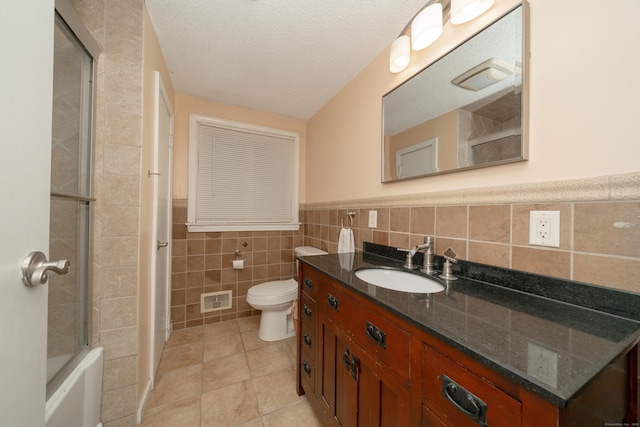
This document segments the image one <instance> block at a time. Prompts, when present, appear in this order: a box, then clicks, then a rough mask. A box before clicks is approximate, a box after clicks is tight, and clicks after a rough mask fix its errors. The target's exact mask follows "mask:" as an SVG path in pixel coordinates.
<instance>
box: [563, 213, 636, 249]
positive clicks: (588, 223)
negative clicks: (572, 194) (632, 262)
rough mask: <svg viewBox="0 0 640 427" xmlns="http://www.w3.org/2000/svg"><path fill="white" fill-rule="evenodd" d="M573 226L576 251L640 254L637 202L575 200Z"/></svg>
mask: <svg viewBox="0 0 640 427" xmlns="http://www.w3.org/2000/svg"><path fill="white" fill-rule="evenodd" d="M574 228H575V231H574V242H575V250H576V251H578V252H590V253H599V254H609V255H621V256H628V257H635V258H640V245H639V244H638V242H640V202H618V203H578V204H576V205H575V218H574Z"/></svg>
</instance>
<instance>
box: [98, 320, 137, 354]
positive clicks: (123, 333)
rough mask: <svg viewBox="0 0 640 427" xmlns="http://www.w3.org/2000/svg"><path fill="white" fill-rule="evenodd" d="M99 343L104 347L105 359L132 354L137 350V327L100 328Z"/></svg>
mask: <svg viewBox="0 0 640 427" xmlns="http://www.w3.org/2000/svg"><path fill="white" fill-rule="evenodd" d="M100 345H101V346H103V347H104V360H105V361H107V360H113V359H118V358H120V357H127V356H133V355H135V354H137V352H138V328H137V327H135V326H133V327H129V328H121V329H111V330H104V329H102V331H101V332H100Z"/></svg>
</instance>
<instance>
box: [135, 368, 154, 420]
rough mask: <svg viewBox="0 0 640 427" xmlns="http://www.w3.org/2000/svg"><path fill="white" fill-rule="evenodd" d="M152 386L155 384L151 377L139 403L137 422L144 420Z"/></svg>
mask: <svg viewBox="0 0 640 427" xmlns="http://www.w3.org/2000/svg"><path fill="white" fill-rule="evenodd" d="M152 386H153V384H152V383H151V378H149V379H148V381H147V385H146V386H145V388H144V391H143V392H142V396H141V398H140V403H139V404H138V412H137V413H136V423H137V424H140V423H141V422H142V414H144V408H145V407H146V406H147V400H148V399H149V394H151V388H152Z"/></svg>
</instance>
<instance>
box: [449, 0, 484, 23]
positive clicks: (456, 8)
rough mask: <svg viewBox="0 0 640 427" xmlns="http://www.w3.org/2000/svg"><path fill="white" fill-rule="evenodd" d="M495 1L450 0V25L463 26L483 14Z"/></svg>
mask: <svg viewBox="0 0 640 427" xmlns="http://www.w3.org/2000/svg"><path fill="white" fill-rule="evenodd" d="M494 2H495V0H451V23H452V24H464V23H465V22H469V21H471V20H472V19H475V18H477V17H478V16H480V15H482V14H483V13H485V12H486V11H487V10H489V8H490V7H491V6H493V3H494Z"/></svg>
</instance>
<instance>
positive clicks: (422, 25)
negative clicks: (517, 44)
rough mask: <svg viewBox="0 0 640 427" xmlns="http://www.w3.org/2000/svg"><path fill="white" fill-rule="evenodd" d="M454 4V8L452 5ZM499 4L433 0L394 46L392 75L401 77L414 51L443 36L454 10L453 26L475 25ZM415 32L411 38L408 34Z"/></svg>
mask: <svg viewBox="0 0 640 427" xmlns="http://www.w3.org/2000/svg"><path fill="white" fill-rule="evenodd" d="M449 2H450V4H449ZM494 2H495V0H430V1H429V2H428V3H427V4H426V5H425V6H424V7H423V8H422V9H420V10H419V11H418V13H417V14H416V15H415V16H414V17H413V19H412V20H411V22H410V24H407V25H406V26H405V27H404V29H403V30H402V32H401V33H400V35H399V36H398V38H397V39H396V40H395V41H394V42H393V43H392V44H391V51H390V54H389V71H391V72H392V73H399V72H400V71H402V70H404V69H405V68H407V65H409V62H410V60H411V49H413V50H422V49H424V48H426V47H428V46H430V45H431V44H433V43H434V42H435V41H436V40H438V38H439V37H440V35H442V31H443V25H444V21H445V15H446V14H447V13H446V12H448V10H445V9H447V8H448V7H449V6H451V23H452V24H462V23H465V22H468V21H471V20H472V19H474V18H477V17H478V16H480V15H482V14H483V13H484V12H486V11H487V10H489V8H490V7H491V6H493V3H494ZM409 28H411V31H410V34H411V35H410V36H409V35H408V34H406V33H407V32H408V31H407V30H408V29H409Z"/></svg>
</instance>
